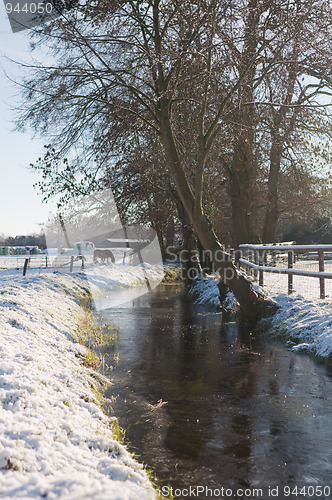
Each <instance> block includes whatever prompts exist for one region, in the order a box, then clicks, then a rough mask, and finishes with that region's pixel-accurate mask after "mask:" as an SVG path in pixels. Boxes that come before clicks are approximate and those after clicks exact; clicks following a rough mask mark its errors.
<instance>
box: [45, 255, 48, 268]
mask: <svg viewBox="0 0 332 500" xmlns="http://www.w3.org/2000/svg"><path fill="white" fill-rule="evenodd" d="M45 261H46V262H45V264H46V267H48V260H47V255H46V258H45Z"/></svg>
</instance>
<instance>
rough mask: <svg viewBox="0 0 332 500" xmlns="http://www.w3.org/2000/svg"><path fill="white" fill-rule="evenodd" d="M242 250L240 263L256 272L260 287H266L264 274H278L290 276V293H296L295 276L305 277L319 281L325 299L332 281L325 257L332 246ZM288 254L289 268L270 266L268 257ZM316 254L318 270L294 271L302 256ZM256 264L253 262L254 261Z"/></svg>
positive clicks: (249, 247) (281, 246) (243, 246)
mask: <svg viewBox="0 0 332 500" xmlns="http://www.w3.org/2000/svg"><path fill="white" fill-rule="evenodd" d="M239 247H240V250H241V258H240V259H239V263H240V264H242V265H243V266H245V267H246V268H249V269H253V270H254V277H255V278H256V279H257V274H258V281H259V285H260V286H263V285H264V273H278V274H287V275H288V293H289V294H291V293H293V291H294V287H293V276H305V277H310V278H318V279H319V288H320V298H321V299H325V296H326V294H325V280H326V279H332V273H329V272H325V264H324V257H325V253H332V245H283V244H281V245H239ZM281 251H283V252H286V253H287V266H288V267H287V268H282V267H274V266H268V265H266V263H267V255H268V253H269V252H272V253H273V254H274V255H275V254H276V253H277V252H281ZM305 253H310V254H312V253H314V254H317V256H318V261H317V262H318V270H317V271H311V270H310V271H306V270H303V269H294V268H293V264H294V263H295V261H296V258H297V257H298V255H300V254H305ZM250 258H252V260H253V261H254V262H252V260H250Z"/></svg>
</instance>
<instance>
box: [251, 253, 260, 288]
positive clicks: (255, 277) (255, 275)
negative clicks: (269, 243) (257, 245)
mask: <svg viewBox="0 0 332 500" xmlns="http://www.w3.org/2000/svg"><path fill="white" fill-rule="evenodd" d="M259 253H260V252H259V250H254V255H253V257H254V264H256V266H257V265H259ZM257 276H258V272H257V269H255V268H254V280H255V281H256V280H257Z"/></svg>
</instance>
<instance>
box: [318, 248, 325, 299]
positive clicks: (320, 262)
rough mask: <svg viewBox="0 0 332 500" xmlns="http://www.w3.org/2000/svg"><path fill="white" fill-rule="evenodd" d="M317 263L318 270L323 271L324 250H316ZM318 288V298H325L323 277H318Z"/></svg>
mask: <svg viewBox="0 0 332 500" xmlns="http://www.w3.org/2000/svg"><path fill="white" fill-rule="evenodd" d="M318 265H319V272H320V273H323V272H324V251H323V250H318ZM319 288H320V298H321V299H325V279H324V278H323V277H321V278H319Z"/></svg>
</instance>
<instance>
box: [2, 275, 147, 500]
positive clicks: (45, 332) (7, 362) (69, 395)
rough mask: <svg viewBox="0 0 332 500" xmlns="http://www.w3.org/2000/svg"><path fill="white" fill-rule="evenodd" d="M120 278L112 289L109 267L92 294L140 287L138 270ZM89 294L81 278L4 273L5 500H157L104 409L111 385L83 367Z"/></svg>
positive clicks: (3, 446)
mask: <svg viewBox="0 0 332 500" xmlns="http://www.w3.org/2000/svg"><path fill="white" fill-rule="evenodd" d="M111 271H112V270H110V272H111ZM112 273H113V274H112V278H111V277H110V275H109V276H108V279H107V276H106V275H107V272H106V267H105V269H103V270H102V271H101V272H100V273H99V276H98V272H97V273H96V275H95V281H94V282H91V283H90V286H91V287H92V288H93V287H95V291H96V290H97V289H98V287H100V285H102V284H104V286H106V283H107V281H108V284H109V285H110V283H111V284H112V280H113V284H114V283H117V284H118V285H119V284H121V285H122V286H124V285H128V284H130V282H132V281H133V280H134V279H135V276H134V274H135V273H134V271H133V268H132V269H131V271H130V272H129V275H128V273H125V272H124V270H123V269H122V270H121V269H120V270H116V268H113V271H112ZM130 273H131V274H130ZM136 279H137V281H138V282H139V281H140V279H141V278H140V277H138V278H137V277H136ZM136 284H137V283H136ZM86 286H87V281H86V277H84V275H80V274H78V273H76V274H72V275H65V274H54V273H51V272H50V273H48V274H37V273H33V272H32V271H30V272H29V273H28V274H27V276H26V277H22V276H21V272H19V273H18V272H16V271H13V270H11V271H2V272H1V273H0V358H1V364H0V397H1V406H0V497H1V498H4V499H6V498H15V499H28V498H29V499H31V498H47V499H49V500H53V499H63V500H74V499H75V500H81V499H94V500H103V499H105V500H110V499H112V500H116V499H121V500H122V499H128V500H129V499H130V500H131V499H135V498H139V499H144V500H145V499H150V498H151V499H152V498H155V496H156V495H155V492H154V490H153V488H152V486H151V483H150V482H149V479H148V476H147V474H146V472H145V471H144V470H143V468H142V466H141V465H140V464H138V463H137V462H136V461H135V460H133V458H132V457H131V455H130V454H129V453H128V452H127V450H126V449H125V448H124V447H123V446H122V445H121V444H119V443H118V441H116V439H115V437H114V434H113V431H112V425H113V424H114V418H115V417H114V418H110V417H108V416H106V415H105V414H104V413H103V412H102V410H101V408H100V406H99V404H98V397H99V394H100V393H99V392H98V387H100V383H105V381H103V380H102V379H101V377H100V376H99V375H97V374H96V373H95V372H94V371H93V370H91V369H89V368H87V367H85V366H83V363H82V361H83V360H84V358H85V356H86V355H87V353H88V350H87V349H86V348H85V347H83V346H82V345H81V344H79V343H78V342H77V340H76V338H75V331H77V328H78V326H79V325H80V320H81V318H82V314H83V315H84V310H83V308H82V307H81V306H80V305H79V303H78V300H77V297H78V296H79V295H81V294H82V292H83V291H84V288H85V287H86ZM112 422H113V424H112Z"/></svg>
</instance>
